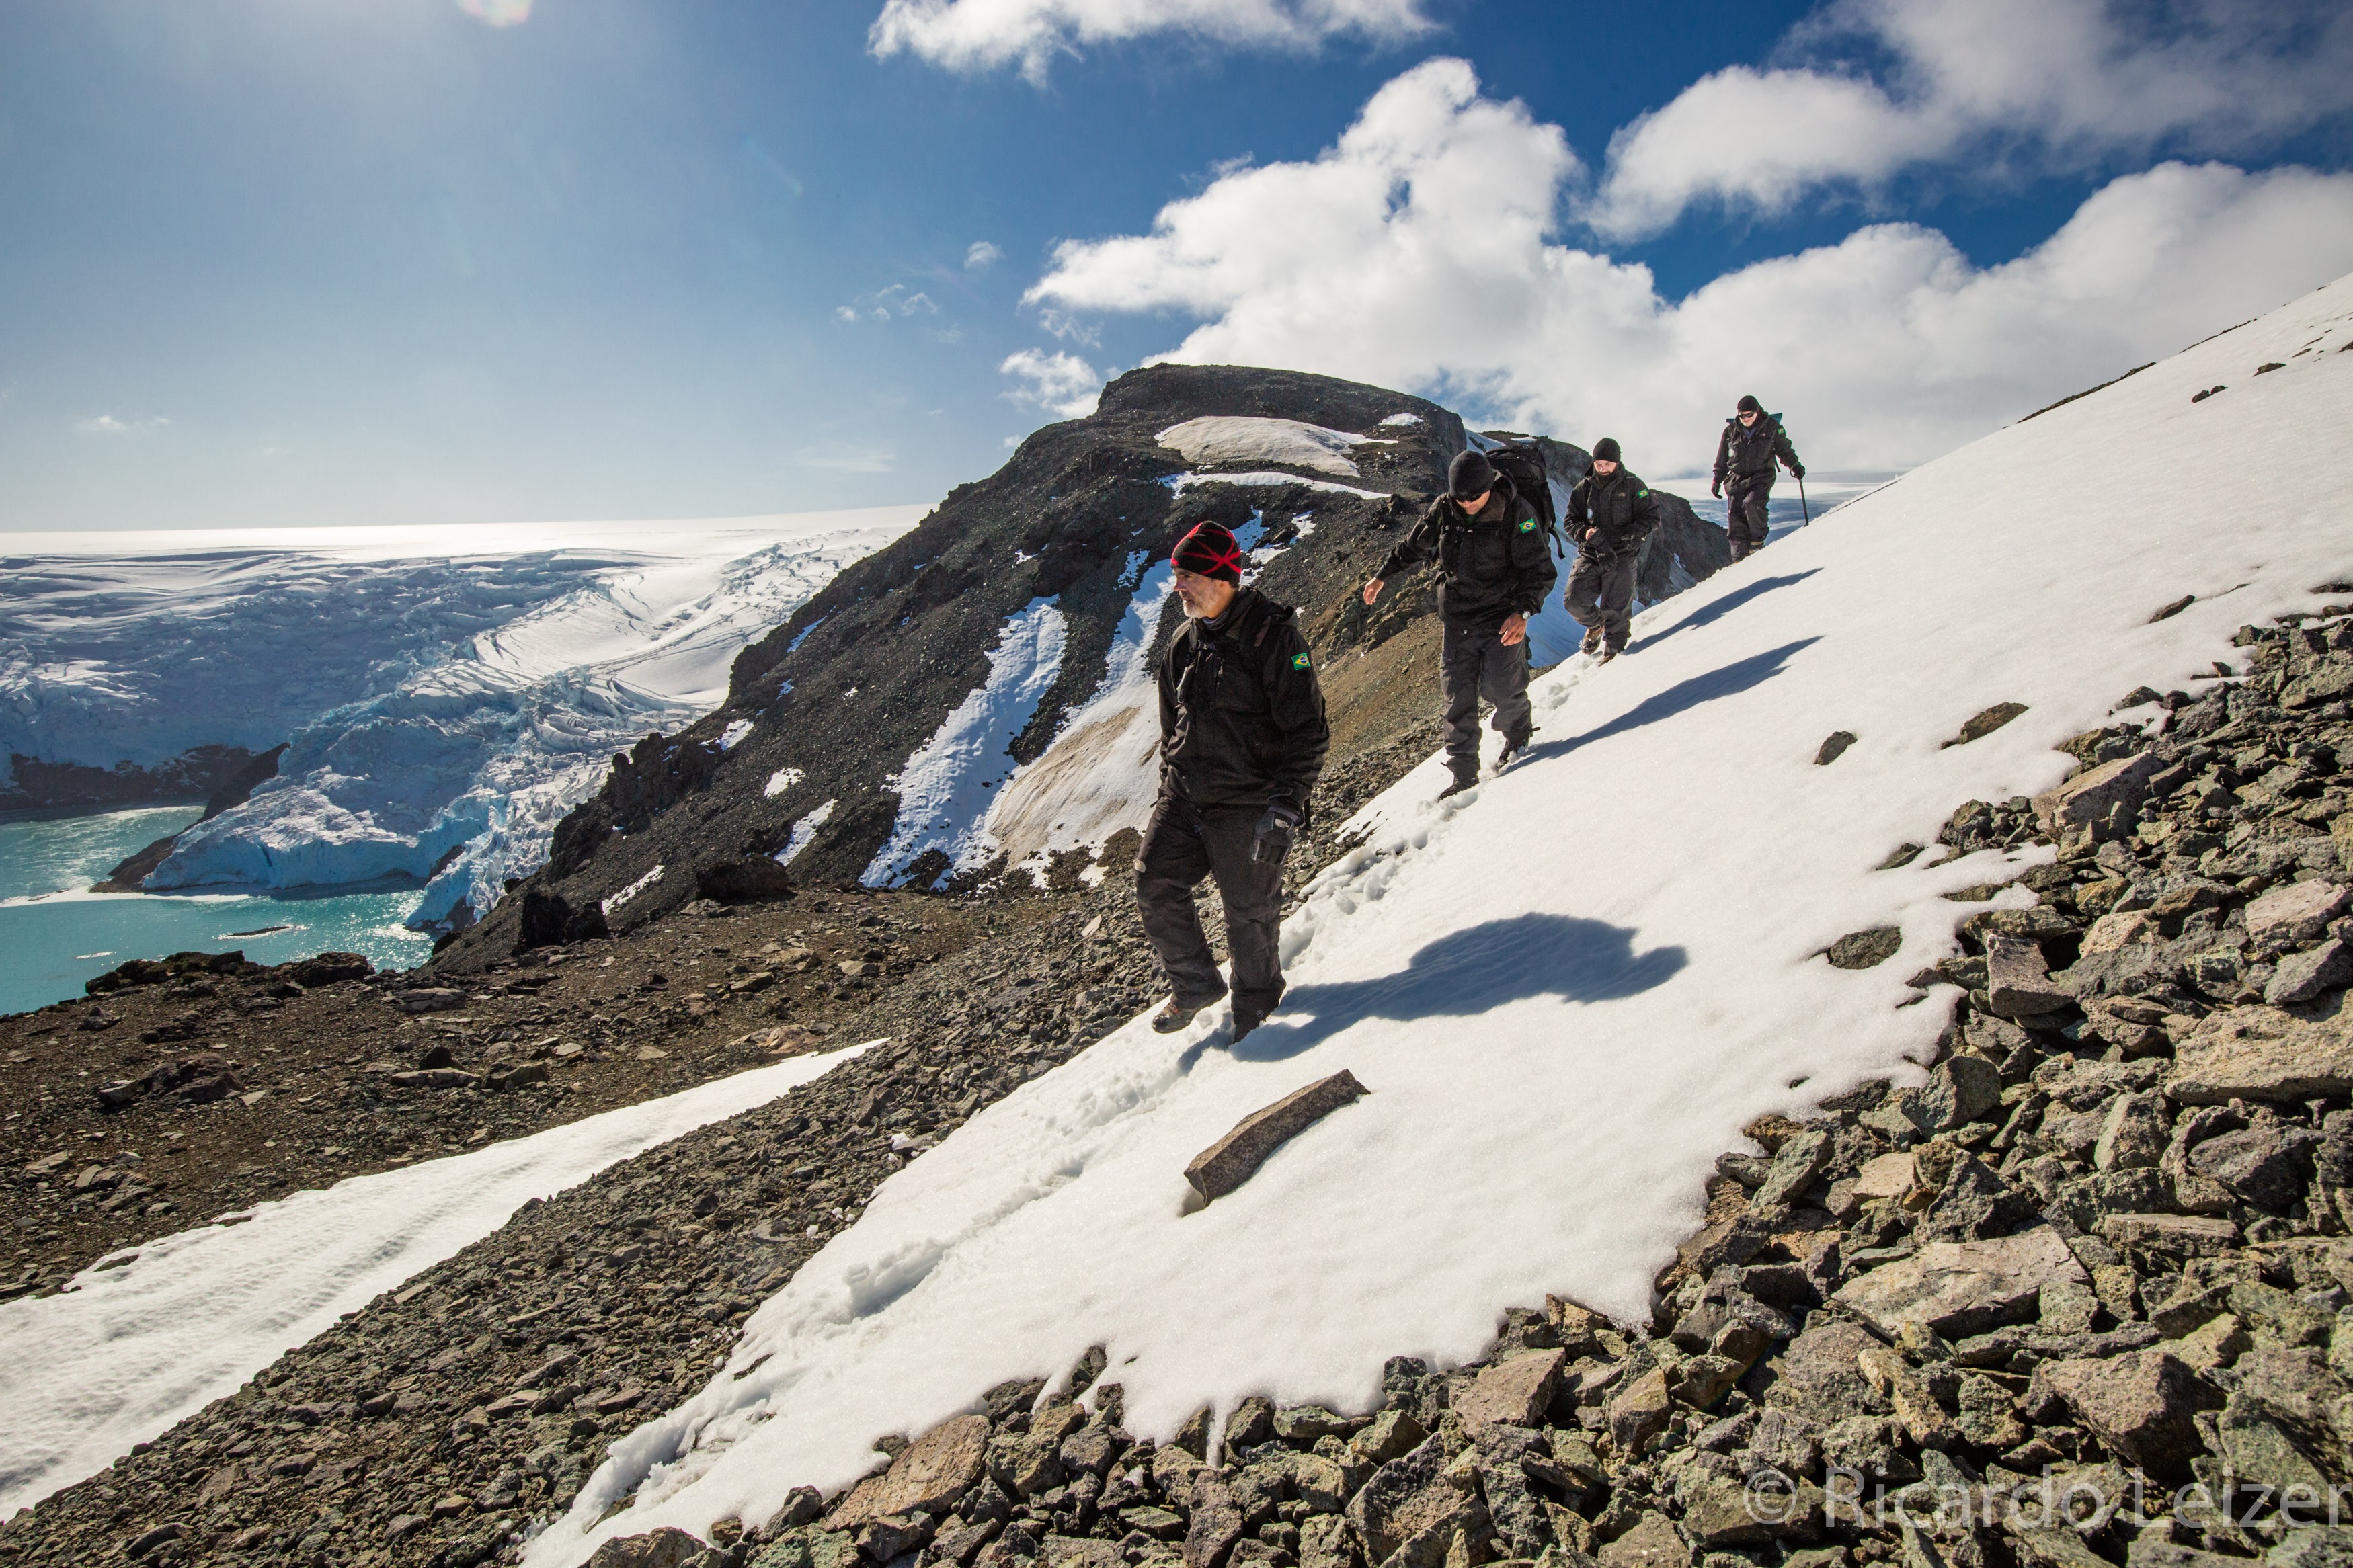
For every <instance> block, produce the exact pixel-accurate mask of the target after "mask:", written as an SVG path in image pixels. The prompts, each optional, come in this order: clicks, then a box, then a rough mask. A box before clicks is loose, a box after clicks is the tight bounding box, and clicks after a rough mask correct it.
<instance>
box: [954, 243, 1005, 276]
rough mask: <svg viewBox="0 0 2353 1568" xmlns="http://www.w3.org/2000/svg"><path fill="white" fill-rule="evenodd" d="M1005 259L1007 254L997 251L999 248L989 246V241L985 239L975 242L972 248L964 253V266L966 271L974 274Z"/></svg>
mask: <svg viewBox="0 0 2353 1568" xmlns="http://www.w3.org/2000/svg"><path fill="white" fill-rule="evenodd" d="M1004 259H1005V252H1003V251H1002V250H999V249H997V247H995V246H993V245H991V244H989V243H988V241H987V240H985V239H976V240H974V241H973V242H972V248H971V249H969V250H967V251H965V253H964V264H965V268H966V270H968V271H974V272H977V271H978V270H980V269H981V268H984V267H987V266H988V265H990V264H991V263H992V262H997V261H1002V260H1004Z"/></svg>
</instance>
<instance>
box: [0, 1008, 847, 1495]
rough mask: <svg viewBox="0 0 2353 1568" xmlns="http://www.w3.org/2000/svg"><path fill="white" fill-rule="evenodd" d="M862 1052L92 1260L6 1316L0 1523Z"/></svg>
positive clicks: (1, 1354)
mask: <svg viewBox="0 0 2353 1568" xmlns="http://www.w3.org/2000/svg"><path fill="white" fill-rule="evenodd" d="M870 1043H871V1042H870ZM865 1048H866V1047H864V1046H853V1047H849V1049H847V1050H839V1051H833V1052H829V1053H828V1054H826V1055H824V1056H808V1057H797V1058H792V1059H791V1060H788V1061H782V1062H778V1063H776V1065H775V1066H773V1067H765V1068H754V1070H752V1071H750V1072H744V1073H737V1074H735V1075H734V1076H733V1077H732V1078H724V1079H718V1080H716V1081H714V1082H712V1083H706V1084H703V1085H702V1086H701V1087H699V1088H695V1089H688V1090H686V1091H685V1092H683V1093H681V1094H673V1095H670V1096H667V1097H666V1098H664V1099H661V1100H649V1101H648V1102H647V1103H645V1104H643V1105H633V1106H628V1107H626V1108H624V1109H622V1110H608V1111H607V1112H605V1113H604V1114H603V1115H600V1116H591V1117H587V1118H586V1119H584V1120H582V1121H575V1122H574V1123H572V1124H571V1125H570V1126H568V1127H557V1128H552V1129H550V1130H549V1131H545V1132H541V1133H538V1134H535V1135H534V1136H533V1137H529V1138H518V1139H514V1140H512V1141H511V1142H504V1143H493V1144H491V1146H490V1147H488V1148H486V1149H480V1150H477V1151H475V1152H472V1153H468V1154H453V1155H451V1156H450V1157H449V1158H448V1159H446V1160H432V1161H428V1162H427V1163H423V1164H419V1165H412V1166H409V1167H408V1168H407V1169H406V1170H399V1171H386V1172H384V1173H380V1174H377V1175H373V1176H358V1177H354V1178H353V1179H352V1180H350V1181H348V1182H340V1183H338V1184H335V1185H334V1186H333V1187H332V1188H330V1189H328V1190H327V1191H325V1192H308V1193H297V1194H294V1195H293V1196H291V1197H290V1198H286V1199H283V1200H282V1201H280V1202H277V1203H267V1204H262V1205H259V1206H257V1207H256V1208H254V1209H252V1210H251V1211H250V1212H249V1215H248V1216H246V1217H245V1219H244V1221H243V1223H237V1224H230V1225H221V1224H214V1225H209V1226H205V1227H204V1228H203V1229H201V1230H190V1231H183V1232H181V1233H180V1234H179V1235H177V1236H170V1237H164V1238H163V1239H162V1240H160V1241H153V1242H150V1243H148V1244H147V1245H146V1246H145V1247H142V1248H140V1249H139V1250H138V1251H136V1252H134V1253H131V1254H128V1255H127V1256H128V1257H129V1258H131V1259H132V1261H129V1262H121V1261H119V1260H117V1261H113V1262H111V1263H110V1262H109V1261H101V1262H100V1264H99V1266H98V1268H93V1269H87V1270H84V1271H83V1272H82V1273H81V1274H80V1275H79V1276H77V1277H76V1279H75V1281H74V1283H73V1284H72V1285H70V1286H69V1287H68V1289H67V1290H66V1292H65V1293H63V1294H60V1295H57V1296H51V1297H48V1298H46V1299H42V1300H30V1299H28V1300H18V1301H12V1302H9V1303H7V1304H6V1305H5V1306H0V1387H5V1388H6V1389H7V1390H8V1438H9V1440H8V1443H7V1446H6V1448H5V1452H0V1517H5V1516H6V1515H8V1514H11V1513H14V1512H15V1511H16V1510H17V1509H18V1508H20V1507H24V1506H26V1505H28V1504H31V1503H33V1502H35V1501H37V1500H39V1499H41V1498H44V1497H47V1495H48V1494H49V1493H51V1492H53V1491H56V1490H58V1489H60V1488H62V1487H68V1486H71V1485H72V1484H73V1483H74V1482H76V1481H78V1480H79V1479H82V1478H83V1477H85V1476H89V1475H94V1474H96V1473H97V1472H98V1471H100V1470H101V1469H103V1468H106V1466H107V1465H109V1464H111V1462H112V1461H113V1460H115V1459H116V1458H119V1457H121V1455H123V1454H126V1453H129V1452H130V1451H131V1446H132V1444H133V1443H138V1442H143V1441H145V1440H146V1439H148V1438H151V1437H153V1436H156V1435H157V1434H158V1433H160V1432H163V1431H164V1429H165V1428H167V1427H169V1426H172V1424H173V1423H174V1422H176V1421H178V1420H179V1419H180V1418H181V1417H183V1416H185V1415H190V1414H192V1413H193V1412H195V1411H196V1410H199V1409H201V1408H203V1407H204V1406H205V1405H208V1404H210V1403H212V1401H214V1400H216V1399H218V1398H220V1397H221V1396H222V1395H224V1394H230V1393H233V1392H235V1391H236V1389H237V1386H238V1385H239V1384H242V1383H244V1382H245V1380H246V1379H247V1378H248V1377H251V1376H252V1375H253V1374H254V1373H257V1372H259V1371H260V1370H261V1369H262V1368H263V1367H265V1366H268V1365H269V1363H271V1362H273V1361H275V1360H277V1359H278V1357H279V1356H280V1355H281V1354H282V1353H284V1352H286V1351H287V1350H289V1349H290V1348H291V1347H293V1346H295V1345H299V1344H301V1343H302V1342H305V1341H307V1340H309V1339H311V1338H312V1337H313V1336H315V1335H317V1334H319V1333H321V1332H323V1331H325V1330H326V1329H328V1328H330V1327H332V1325H333V1323H334V1321H335V1319H336V1318H337V1316H338V1315H340V1314H342V1313H344V1312H348V1311H351V1310H354V1309H356V1308H358V1307H360V1306H362V1305H363V1304H364V1303H365V1302H366V1301H368V1300H370V1299H372V1298H374V1297H375V1296H377V1295H380V1294H382V1293H383V1292H384V1291H386V1290H389V1289H395V1288H396V1287H397V1286H398V1285H400V1284H401V1283H402V1282H403V1281H404V1280H406V1279H410V1278H412V1277H413V1276H415V1275H417V1274H419V1273H421V1272H423V1271H424V1270H425V1269H427V1268H430V1267H432V1266H433V1265H434V1264H436V1263H438V1262H440V1261H441V1260H442V1259H443V1258H448V1257H449V1256H451V1255H452V1254H454V1253H456V1252H458V1251H459V1249H461V1248H462V1247H466V1246H468V1245H469V1244H470V1243H472V1242H474V1241H477V1240H480V1238H481V1237H485V1236H487V1235H489V1234H490V1233H491V1231H493V1230H496V1229H497V1228H498V1227H499V1226H501V1225H504V1224H505V1223H506V1220H507V1216H508V1215H512V1213H514V1211H515V1210H516V1209H518V1208H520V1207H521V1206H522V1205H523V1204H524V1203H526V1202H527V1201H529V1200H531V1199H533V1198H544V1197H549V1196H552V1195H553V1194H556V1193H559V1192H562V1191H563V1190H564V1189H565V1188H566V1187H570V1186H575V1185H576V1184H579V1183H581V1182H584V1181H586V1180H587V1179H588V1178H589V1177H590V1176H592V1175H594V1174H596V1173H597V1172H598V1171H601V1170H603V1169H604V1168H605V1167H606V1166H607V1165H610V1164H613V1163H617V1162H618V1161H622V1160H626V1159H628V1158H629V1157H631V1156H632V1155H635V1154H638V1153H640V1152H644V1151H645V1150H647V1149H649V1148H651V1147H652V1146H654V1145H655V1144H657V1143H662V1142H668V1141H669V1140H670V1139H672V1138H677V1137H680V1136H681V1135H683V1134H685V1133H688V1132H691V1131H694V1130H695V1129H696V1128H698V1127H702V1126H704V1125H707V1124H708V1123H710V1122H713V1121H719V1120H721V1119H722V1118H724V1117H729V1116H733V1115H734V1114H736V1113H737V1112H738V1111H742V1110H751V1109H752V1108H753V1107H754V1106H759V1105H765V1104H767V1103H768V1102H769V1101H770V1100H775V1099H776V1098H777V1097H778V1096H780V1095H782V1094H784V1093H786V1091H788V1090H790V1089H794V1088H796V1087H797V1086H799V1085H801V1084H804V1083H807V1082H808V1081H809V1080H810V1079H814V1078H816V1077H818V1075H819V1074H821V1073H823V1072H824V1071H825V1070H826V1069H827V1068H830V1067H832V1066H833V1065H834V1064H835V1063H837V1062H839V1061H842V1060H844V1059H846V1058H849V1057H853V1056H856V1055H857V1054H858V1053H859V1052H860V1051H862V1050H864V1049H865ZM228 1217H231V1216H224V1218H228Z"/></svg>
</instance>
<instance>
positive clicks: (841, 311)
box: [833, 305, 858, 321]
mask: <svg viewBox="0 0 2353 1568" xmlns="http://www.w3.org/2000/svg"><path fill="white" fill-rule="evenodd" d="M833 319H834V320H835V321H856V320H858V312H857V311H856V310H851V309H850V308H849V306H847V305H836V306H835V307H834V308H833Z"/></svg>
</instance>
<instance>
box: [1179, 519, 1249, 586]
mask: <svg viewBox="0 0 2353 1568" xmlns="http://www.w3.org/2000/svg"><path fill="white" fill-rule="evenodd" d="M1168 559H1169V560H1171V561H1173V562H1175V563H1176V570H1178V571H1179V572H1190V573H1192V574H1195V575H1196V576H1200V577H1215V578H1218V579H1219V580H1220V581H1222V582H1227V583H1232V584H1236V585H1238V586H1239V585H1240V583H1241V580H1242V547H1241V545H1240V542H1238V541H1237V540H1236V539H1235V538H1234V536H1233V531H1231V530H1230V529H1229V528H1227V527H1226V525H1225V524H1224V523H1222V522H1197V523H1195V524H1194V525H1193V530H1192V531H1191V532H1189V533H1187V535H1186V536H1185V537H1184V538H1182V539H1180V540H1178V541H1177V542H1176V552H1175V553H1174V554H1172V555H1170V556H1169V558H1168Z"/></svg>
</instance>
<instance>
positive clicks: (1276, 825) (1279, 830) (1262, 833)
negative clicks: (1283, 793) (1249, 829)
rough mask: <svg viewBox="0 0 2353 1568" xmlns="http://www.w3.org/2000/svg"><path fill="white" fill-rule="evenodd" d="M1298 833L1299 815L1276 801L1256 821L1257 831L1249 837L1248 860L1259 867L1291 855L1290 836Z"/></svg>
mask: <svg viewBox="0 0 2353 1568" xmlns="http://www.w3.org/2000/svg"><path fill="white" fill-rule="evenodd" d="M1298 831H1299V814H1298V813H1297V812H1295V811H1293V810H1292V809H1291V807H1289V806H1287V805H1283V804H1282V802H1281V801H1277V802H1276V803H1275V804H1274V805H1270V806H1268V807H1267V808H1266V815H1265V816H1261V817H1260V818H1259V819H1258V831H1257V832H1256V833H1255V834H1253V835H1252V836H1251V837H1250V858H1251V859H1252V860H1255V861H1257V862H1258V863H1259V864H1260V865H1261V866H1263V865H1265V864H1266V863H1267V862H1268V861H1270V860H1276V861H1279V860H1281V859H1282V858H1283V857H1284V856H1286V855H1288V854H1290V853H1291V840H1292V836H1293V834H1295V833H1297V832H1298Z"/></svg>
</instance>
